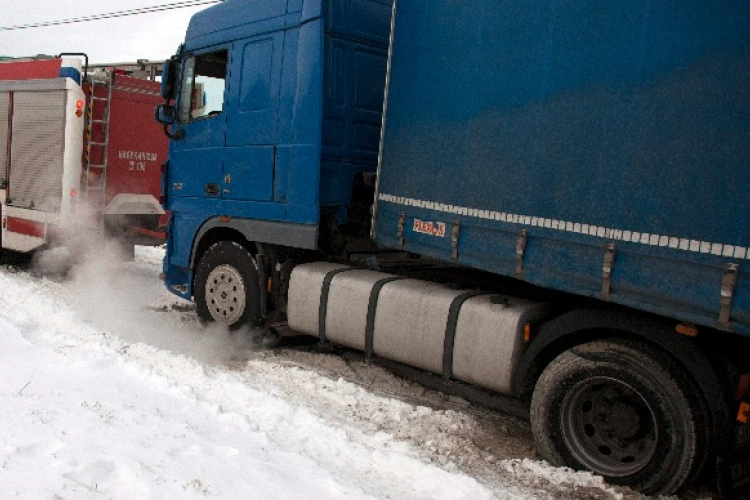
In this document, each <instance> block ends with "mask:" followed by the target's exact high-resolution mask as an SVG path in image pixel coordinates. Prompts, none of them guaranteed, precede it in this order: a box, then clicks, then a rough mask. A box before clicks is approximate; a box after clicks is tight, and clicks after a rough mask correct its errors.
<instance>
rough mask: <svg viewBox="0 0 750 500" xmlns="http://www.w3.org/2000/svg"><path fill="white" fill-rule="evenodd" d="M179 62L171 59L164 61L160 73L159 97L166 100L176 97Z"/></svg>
mask: <svg viewBox="0 0 750 500" xmlns="http://www.w3.org/2000/svg"><path fill="white" fill-rule="evenodd" d="M179 68H180V66H179V60H178V59H175V58H172V59H168V60H166V61H164V67H163V68H162V71H161V96H162V97H163V98H164V99H166V100H170V99H174V98H175V97H177V95H176V94H177V92H176V90H177V85H176V84H175V82H176V80H177V73H178V71H179Z"/></svg>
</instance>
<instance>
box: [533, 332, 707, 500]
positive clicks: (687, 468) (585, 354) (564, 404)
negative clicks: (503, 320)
mask: <svg viewBox="0 0 750 500" xmlns="http://www.w3.org/2000/svg"><path fill="white" fill-rule="evenodd" d="M692 387H693V386H692V384H690V383H689V382H688V380H687V377H686V376H685V375H684V373H683V370H681V369H680V368H679V367H677V366H675V363H674V362H673V361H671V360H670V359H669V358H667V357H666V356H664V355H661V354H660V353H657V352H654V351H653V350H652V349H648V348H647V347H645V346H641V345H639V344H629V343H625V342H617V341H598V342H591V343H588V344H583V345H580V346H577V347H574V348H572V349H570V350H569V351H566V352H564V353H562V354H561V355H559V356H558V357H557V358H556V359H555V360H553V361H552V363H550V365H549V366H548V367H547V368H546V369H545V371H544V372H543V373H542V376H541V377H540V379H539V381H538V382H537V384H536V388H535V390H534V395H533V398H532V404H531V425H532V431H533V434H534V439H535V441H536V444H537V447H538V449H539V452H540V453H541V455H542V456H543V457H544V458H545V459H547V460H548V461H549V462H550V463H552V464H553V465H560V466H562V465H567V466H570V467H572V468H574V469H587V470H590V471H592V472H594V473H596V474H599V475H601V476H603V477H604V478H605V479H606V480H607V481H608V482H610V483H614V484H621V485H625V486H629V487H631V488H633V489H636V490H639V491H641V492H643V493H646V494H648V495H655V494H671V493H674V492H675V491H677V490H679V489H680V488H681V487H682V486H684V485H686V483H687V482H689V481H690V480H691V479H692V478H693V477H695V474H696V473H697V472H699V469H700V467H701V466H702V463H703V458H704V453H705V451H706V449H707V445H708V434H707V432H708V431H707V428H708V425H707V422H706V413H705V410H704V408H705V406H704V405H702V404H700V402H699V401H698V400H697V399H696V398H695V397H694V394H695V391H694V390H693V388H692Z"/></svg>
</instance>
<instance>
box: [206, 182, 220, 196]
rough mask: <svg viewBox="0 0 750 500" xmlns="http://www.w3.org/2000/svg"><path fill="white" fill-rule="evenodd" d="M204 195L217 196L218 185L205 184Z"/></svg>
mask: <svg viewBox="0 0 750 500" xmlns="http://www.w3.org/2000/svg"><path fill="white" fill-rule="evenodd" d="M206 194H207V195H210V196H216V195H218V194H219V185H218V184H206Z"/></svg>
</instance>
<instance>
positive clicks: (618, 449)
mask: <svg viewBox="0 0 750 500" xmlns="http://www.w3.org/2000/svg"><path fill="white" fill-rule="evenodd" d="M561 412H562V433H563V439H564V440H565V444H566V446H567V448H568V450H570V452H571V453H572V454H573V457H574V458H575V459H576V460H578V461H579V462H580V463H581V464H582V465H583V466H584V467H586V468H587V469H590V470H592V471H594V472H595V473H598V474H601V475H603V476H609V477H625V476H630V475H632V474H635V473H636V472H638V471H639V470H641V469H642V468H643V467H645V466H646V465H647V464H648V463H649V461H650V460H651V458H652V457H653V456H654V452H655V451H656V446H657V442H658V430H657V424H656V418H655V416H654V412H653V410H652V409H651V406H650V405H649V404H648V403H647V402H646V399H645V398H644V397H643V396H642V395H641V394H640V393H639V392H638V391H637V390H636V389H634V388H633V387H632V386H630V385H628V384H626V383H624V382H622V381H621V380H617V379H613V378H609V377H596V378H592V379H588V380H585V381H583V382H580V383H578V384H577V385H575V386H574V387H573V388H572V389H571V390H570V391H569V392H568V394H567V395H566V396H565V399H564V400H563V403H562V407H561Z"/></svg>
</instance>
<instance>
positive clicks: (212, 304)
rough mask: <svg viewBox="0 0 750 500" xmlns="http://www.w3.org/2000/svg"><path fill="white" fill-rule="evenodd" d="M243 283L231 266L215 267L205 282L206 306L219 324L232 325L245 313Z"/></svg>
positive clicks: (237, 272) (239, 275)
mask: <svg viewBox="0 0 750 500" xmlns="http://www.w3.org/2000/svg"><path fill="white" fill-rule="evenodd" d="M246 301H247V298H246V297H245V281H244V280H243V279H242V275H241V274H240V272H239V271H238V270H237V269H236V268H235V267H233V266H229V265H221V266H217V267H215V268H214V269H213V270H212V271H211V273H210V274H209V275H208V279H207V280H206V306H208V311H209V312H210V313H211V317H213V319H214V320H216V321H218V322H219V323H224V324H226V325H233V324H234V323H236V322H237V321H238V320H239V319H240V318H241V317H242V313H244V312H245V303H246Z"/></svg>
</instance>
